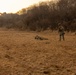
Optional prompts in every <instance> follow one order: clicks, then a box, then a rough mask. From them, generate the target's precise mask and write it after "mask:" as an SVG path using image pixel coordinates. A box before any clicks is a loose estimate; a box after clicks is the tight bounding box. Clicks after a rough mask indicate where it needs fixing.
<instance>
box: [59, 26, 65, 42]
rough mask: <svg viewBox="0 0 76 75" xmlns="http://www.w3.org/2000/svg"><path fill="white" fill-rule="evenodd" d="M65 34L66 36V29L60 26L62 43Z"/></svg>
mask: <svg viewBox="0 0 76 75" xmlns="http://www.w3.org/2000/svg"><path fill="white" fill-rule="evenodd" d="M64 34H65V32H64V27H63V26H59V36H60V41H61V39H63V40H64Z"/></svg>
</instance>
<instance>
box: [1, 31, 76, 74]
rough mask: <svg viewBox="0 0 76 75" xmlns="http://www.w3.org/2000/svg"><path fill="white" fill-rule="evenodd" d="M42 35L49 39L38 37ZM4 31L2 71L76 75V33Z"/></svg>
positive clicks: (2, 37)
mask: <svg viewBox="0 0 76 75" xmlns="http://www.w3.org/2000/svg"><path fill="white" fill-rule="evenodd" d="M36 35H40V36H43V37H46V38H48V39H49V40H42V41H41V40H36V39H34V37H35V36H36ZM58 38H59V37H58V34H57V33H55V32H53V33H51V32H41V33H36V32H20V31H4V30H1V31H0V75H76V36H74V35H73V34H72V33H71V34H70V33H66V35H65V38H66V40H65V41H61V42H60V41H58Z"/></svg>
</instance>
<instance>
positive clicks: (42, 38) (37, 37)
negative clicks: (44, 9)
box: [35, 35, 48, 40]
mask: <svg viewBox="0 0 76 75" xmlns="http://www.w3.org/2000/svg"><path fill="white" fill-rule="evenodd" d="M35 39H37V40H48V39H47V38H44V37H41V36H39V35H36V36H35Z"/></svg>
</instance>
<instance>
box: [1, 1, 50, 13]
mask: <svg viewBox="0 0 76 75" xmlns="http://www.w3.org/2000/svg"><path fill="white" fill-rule="evenodd" d="M40 1H41V2H42V1H49V0H0V12H1V13H3V12H7V13H14V12H17V11H18V10H20V9H22V8H25V7H28V6H30V5H32V4H35V3H38V2H40Z"/></svg>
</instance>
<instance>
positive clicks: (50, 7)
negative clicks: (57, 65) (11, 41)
mask: <svg viewBox="0 0 76 75" xmlns="http://www.w3.org/2000/svg"><path fill="white" fill-rule="evenodd" d="M59 23H61V24H62V25H63V26H64V27H65V30H66V31H75V30H76V0H58V1H57V2H53V1H50V2H41V3H39V4H36V5H33V6H30V7H28V8H24V9H22V10H20V11H18V12H17V13H15V14H12V13H10V14H7V13H3V14H1V16H0V27H6V28H8V29H9V28H15V29H19V30H32V31H43V30H46V29H48V28H49V29H51V30H56V29H57V28H58V24H59Z"/></svg>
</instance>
